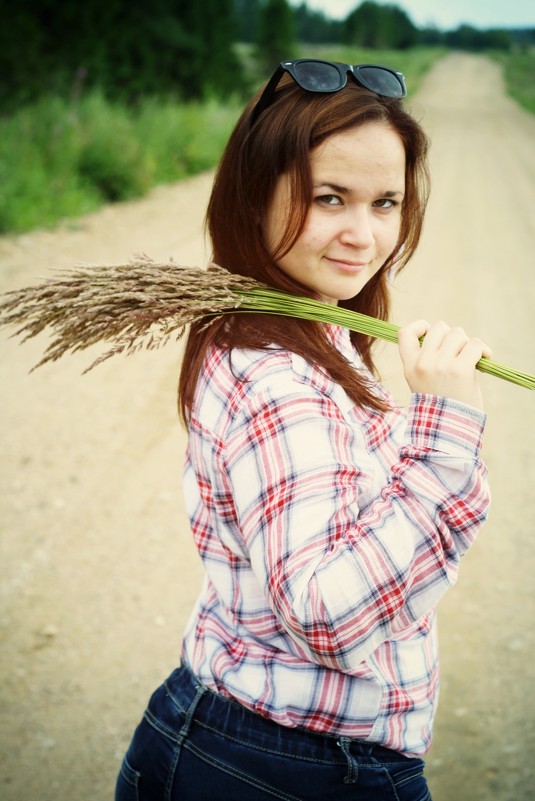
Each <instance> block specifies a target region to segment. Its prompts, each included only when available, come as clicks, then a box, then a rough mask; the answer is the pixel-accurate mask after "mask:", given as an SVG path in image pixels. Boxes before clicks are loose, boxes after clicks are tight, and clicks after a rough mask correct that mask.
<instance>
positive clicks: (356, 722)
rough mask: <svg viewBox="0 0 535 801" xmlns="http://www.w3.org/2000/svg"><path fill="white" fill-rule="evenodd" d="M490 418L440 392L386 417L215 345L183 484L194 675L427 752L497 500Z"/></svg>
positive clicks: (346, 343)
mask: <svg viewBox="0 0 535 801" xmlns="http://www.w3.org/2000/svg"><path fill="white" fill-rule="evenodd" d="M329 331H330V335H331V336H332V337H333V339H334V341H335V343H336V345H337V347H338V348H339V349H340V351H341V352H342V353H343V354H344V355H345V356H346V358H348V359H349V360H351V362H352V363H354V364H355V366H356V368H357V369H360V370H363V369H364V368H363V366H362V363H361V362H360V359H359V357H358V355H357V354H356V352H355V350H354V348H353V346H352V344H351V341H350V339H349V333H348V332H347V331H346V330H345V329H339V328H335V327H332V328H330V329H329ZM378 389H379V388H378ZM380 391H383V390H382V389H381V390H380ZM484 421H485V416H484V414H482V413H481V412H479V411H478V410H476V409H474V408H472V407H468V406H465V405H463V404H461V403H457V402H455V401H452V400H450V399H447V398H444V397H437V396H434V395H419V394H415V395H413V396H412V399H411V403H410V406H409V408H408V410H407V411H406V412H405V411H404V412H402V411H401V410H395V411H392V412H388V413H387V414H379V413H376V412H373V411H370V410H369V409H365V408H359V407H357V406H355V405H354V404H353V402H352V401H351V400H350V399H349V398H348V396H347V395H346V393H345V392H344V391H343V390H342V389H341V388H340V387H339V386H338V385H336V384H335V383H334V382H333V381H332V380H331V379H330V378H329V377H328V376H327V375H326V374H325V373H324V371H322V370H320V369H318V368H316V367H314V366H311V365H310V364H308V363H306V362H305V361H304V360H303V359H302V358H301V357H299V356H296V355H295V354H293V353H289V352H286V351H280V350H276V349H272V350H268V351H253V350H235V351H233V353H232V358H231V360H229V356H228V353H227V352H226V351H225V350H219V349H212V350H211V351H210V353H209V355H208V357H207V360H206V363H205V367H204V371H203V373H202V375H201V378H200V381H199V385H198V387H197V393H196V398H195V403H194V408H193V413H192V419H191V426H190V434H189V447H188V453H187V457H186V465H185V472H184V494H185V498H186V504H187V509H188V513H189V517H190V520H191V525H192V529H193V534H194V538H195V542H196V545H197V548H198V550H199V553H200V555H201V557H202V559H203V562H204V566H205V571H206V572H205V581H204V585H203V588H202V591H201V595H200V598H199V600H198V603H197V605H196V608H195V610H194V612H193V613H192V616H191V618H190V621H189V624H188V626H187V629H186V633H185V638H184V643H183V657H184V659H185V661H186V662H187V663H188V664H189V665H190V667H191V669H192V670H193V672H194V673H195V674H196V675H197V676H198V677H199V679H200V680H201V681H202V682H203V683H204V684H206V685H207V686H208V687H210V688H211V689H213V690H215V691H217V692H219V693H221V694H222V695H224V696H226V697H229V698H233V699H235V700H237V701H239V702H240V703H241V704H243V705H244V706H245V707H248V708H249V709H251V710H253V711H255V712H258V713H260V714H261V715H263V716H267V717H269V718H271V719H272V720H274V721H277V722H278V723H280V724H282V725H285V726H301V727H305V728H306V729H311V730H313V731H315V732H320V733H323V734H331V735H338V736H344V737H351V738H358V739H361V740H367V741H369V742H374V743H379V744H381V745H384V746H386V747H388V748H392V749H394V750H396V751H400V752H403V753H406V754H412V755H416V754H423V753H425V751H426V750H427V749H428V747H429V745H430V739H431V728H432V722H433V717H434V713H435V710H436V702H437V696H438V660H437V637H436V625H435V608H436V605H437V603H438V601H439V599H440V598H441V597H442V595H443V594H444V593H445V592H446V590H447V589H448V588H449V587H451V586H452V584H454V582H455V580H456V578H457V572H458V567H459V559H460V557H461V556H462V555H463V554H464V553H465V552H466V551H467V549H468V548H469V547H470V545H471V544H472V542H473V541H474V539H475V537H476V534H477V532H478V530H479V527H480V525H481V524H482V522H483V521H484V519H485V516H486V512H487V507H488V504H489V493H488V488H487V484H486V469H485V467H484V465H483V464H482V463H481V461H480V460H479V457H478V454H479V449H480V445H481V437H482V431H483V427H484Z"/></svg>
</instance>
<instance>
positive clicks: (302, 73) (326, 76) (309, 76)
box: [293, 61, 342, 92]
mask: <svg viewBox="0 0 535 801" xmlns="http://www.w3.org/2000/svg"><path fill="white" fill-rule="evenodd" d="M293 72H294V75H295V78H296V80H297V82H298V84H299V86H301V88H302V89H307V90H308V91H309V92H336V90H337V89H340V88H341V85H342V83H341V79H340V73H339V72H338V70H337V69H336V67H335V66H333V65H332V64H328V63H326V62H317V61H301V62H299V63H298V64H294V65H293Z"/></svg>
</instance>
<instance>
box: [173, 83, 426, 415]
mask: <svg viewBox="0 0 535 801" xmlns="http://www.w3.org/2000/svg"><path fill="white" fill-rule="evenodd" d="M258 96H259V95H258V94H257V95H256V96H255V97H253V98H252V99H251V101H250V102H249V104H248V105H247V106H246V108H245V110H244V111H243V113H242V115H241V117H240V119H239V120H238V122H237V124H236V127H235V129H234V131H233V133H232V135H231V137H230V139H229V141H228V144H227V147H226V149H225V152H224V153H223V156H222V159H221V162H220V164H219V168H218V170H217V173H216V177H215V181H214V185H213V189H212V194H211V197H210V201H209V204H208V210H207V214H206V224H207V229H208V233H209V236H210V239H211V242H212V247H213V261H215V262H216V263H217V264H220V265H221V266H223V267H225V268H226V269H227V270H230V271H231V272H233V273H236V274H239V275H246V276H250V277H252V278H255V279H256V280H258V281H261V282H263V283H266V284H269V285H271V286H273V287H276V288H278V289H283V290H286V291H288V292H292V293H294V294H300V295H311V294H312V293H311V290H309V289H307V288H306V287H304V286H303V285H301V284H299V283H298V282H296V281H294V280H293V279H291V278H290V277H289V276H287V275H286V274H285V273H284V272H283V271H282V270H281V269H280V268H279V266H278V265H277V259H278V258H281V256H282V255H283V254H284V253H286V252H288V251H289V250H290V249H291V248H292V247H293V245H294V244H295V242H296V241H297V239H298V238H299V236H300V234H301V232H302V231H303V228H304V226H305V222H306V218H307V214H308V210H309V207H310V203H311V198H312V177H311V168H310V151H311V150H312V149H313V148H315V147H317V146H318V145H319V144H320V143H322V142H324V141H325V140H326V139H328V138H329V137H330V136H333V135H335V134H338V133H341V132H343V131H347V130H348V129H350V128H354V127H356V126H359V125H363V124H365V123H368V122H386V123H387V124H388V125H389V126H390V127H391V128H392V129H393V130H394V131H396V132H397V134H398V135H399V137H400V139H401V140H402V142H403V145H404V148H405V161H406V175H405V198H404V201H403V208H402V218H401V226H400V234H399V239H398V242H397V245H396V247H395V249H394V251H393V253H392V254H391V255H390V257H389V258H388V259H387V260H386V262H385V263H384V264H383V266H382V267H381V269H380V270H379V271H378V272H377V273H376V274H375V275H374V277H373V278H372V279H371V280H370V281H369V282H368V283H367V284H366V286H365V287H364V288H363V289H362V290H361V292H359V294H358V295H356V296H355V297H354V298H351V299H350V300H346V301H340V303H339V305H340V306H343V307H345V308H348V309H352V310H354V311H359V312H363V313H365V314H370V315H372V316H374V317H379V318H380V319H383V320H385V319H387V318H388V312H389V293H388V272H389V268H390V267H392V265H393V264H394V262H395V263H396V269H397V270H400V269H401V268H402V267H403V266H404V265H405V264H406V262H407V261H408V260H409V258H410V257H411V255H412V254H413V252H414V250H415V249H416V246H417V244H418V241H419V238H420V234H421V230H422V224H423V217H424V212H425V206H426V202H427V196H428V180H429V179H428V171H427V160H426V157H427V138H426V136H425V134H424V132H423V130H422V128H421V127H420V125H419V124H418V123H417V122H416V120H415V119H414V118H413V117H412V116H411V115H410V114H409V113H407V111H406V110H405V109H404V107H403V106H402V104H401V102H400V101H399V100H393V99H391V98H384V97H380V96H378V95H375V94H373V93H372V92H369V91H368V90H366V89H362V88H361V87H359V86H358V85H357V84H356V83H355V82H354V81H351V80H350V81H348V84H347V86H346V87H345V88H344V89H342V90H341V91H339V92H336V93H333V94H321V95H319V94H318V95H316V94H311V93H309V92H305V91H303V90H302V89H300V88H299V87H298V86H297V85H296V84H295V83H294V82H293V80H292V79H290V78H288V77H287V76H285V78H283V80H282V81H281V83H280V84H279V88H278V91H277V94H276V97H275V100H274V102H273V104H272V105H271V106H269V107H268V108H267V109H266V110H265V111H264V112H263V113H262V114H261V115H260V117H259V118H258V120H257V121H256V123H255V125H254V126H253V127H251V113H252V110H253V108H254V106H255V104H256V101H257V99H258ZM284 173H286V174H287V175H288V176H289V177H290V181H291V193H292V203H291V209H292V210H291V212H290V214H289V218H288V224H287V227H286V231H285V232H283V236H282V238H281V245H280V247H279V248H278V252H277V253H270V252H269V251H268V249H267V247H266V242H265V239H264V236H263V225H264V221H265V219H266V216H267V212H268V209H269V206H270V203H271V200H272V197H273V193H274V191H275V187H276V185H277V182H278V180H279V178H280V176H281V175H283V174H284ZM351 337H352V340H353V343H354V345H355V346H356V348H357V349H358V351H359V353H360V355H361V358H362V360H363V362H364V364H365V365H366V366H367V367H368V368H369V369H370V370H371V371H372V372H374V371H375V368H374V363H373V358H372V353H371V347H372V342H373V340H372V339H371V338H370V337H367V336H364V335H361V334H355V333H352V334H351ZM211 343H214V344H216V345H218V346H222V347H226V348H228V349H229V350H231V349H232V348H240V347H247V348H260V349H263V348H266V347H267V346H268V345H277V346H279V347H281V348H282V349H284V350H290V351H293V352H294V353H297V354H299V355H301V356H303V357H304V358H305V359H306V360H307V361H308V362H309V363H312V364H315V365H317V366H320V367H322V368H323V369H324V370H325V371H326V372H327V373H328V374H329V375H330V376H331V377H332V378H333V380H334V381H336V382H337V383H339V384H340V385H341V386H342V387H343V388H344V389H345V391H346V392H347V394H348V395H349V396H350V397H351V398H352V399H353V400H354V402H355V403H358V404H362V405H367V406H369V407H371V408H372V409H376V410H378V411H384V410H385V408H386V406H385V402H384V400H382V399H381V398H379V397H378V396H377V395H376V394H375V393H374V391H373V389H372V387H371V386H370V383H369V382H367V381H366V380H365V379H364V378H363V376H362V374H359V373H358V372H356V371H355V370H354V368H353V367H352V366H351V365H350V364H349V363H348V362H347V361H346V360H345V359H344V357H343V356H342V355H341V354H340V353H339V352H338V351H337V350H336V348H335V347H334V346H333V345H332V343H331V341H330V340H329V338H328V336H327V335H326V331H325V328H324V326H323V325H321V324H319V323H314V322H310V321H302V320H298V319H293V318H288V317H285V318H282V317H276V316H272V315H262V314H239V313H237V314H234V315H226V316H225V317H224V318H222V319H219V320H216V321H215V322H213V323H211V324H210V325H208V326H207V325H205V324H203V322H200V323H197V324H195V325H193V326H192V328H191V330H190V333H189V336H188V339H187V343H186V347H185V352H184V357H183V363H182V371H181V375H180V382H179V406H180V412H181V417H182V419H183V421H184V422H187V420H188V418H189V411H190V409H191V405H192V402H193V396H194V392H195V386H196V383H197V379H198V376H199V373H200V371H201V369H202V365H203V361H204V358H205V355H206V351H207V349H208V347H209V346H210V344H211Z"/></svg>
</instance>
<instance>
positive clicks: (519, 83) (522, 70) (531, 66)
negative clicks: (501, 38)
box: [491, 47, 535, 114]
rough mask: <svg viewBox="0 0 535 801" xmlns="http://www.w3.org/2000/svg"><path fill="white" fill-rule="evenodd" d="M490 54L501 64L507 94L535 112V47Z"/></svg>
mask: <svg viewBox="0 0 535 801" xmlns="http://www.w3.org/2000/svg"><path fill="white" fill-rule="evenodd" d="M491 55H492V56H493V57H494V58H496V59H497V60H498V61H499V62H500V64H501V65H502V69H503V77H504V80H505V85H506V88H507V92H508V94H509V95H510V96H511V97H512V98H513V99H514V100H516V101H517V103H519V104H520V105H521V106H522V107H523V108H525V109H526V110H527V111H529V112H531V114H535V48H533V47H530V48H528V47H526V48H518V49H516V50H513V51H511V52H510V53H502V52H496V53H492V54H491Z"/></svg>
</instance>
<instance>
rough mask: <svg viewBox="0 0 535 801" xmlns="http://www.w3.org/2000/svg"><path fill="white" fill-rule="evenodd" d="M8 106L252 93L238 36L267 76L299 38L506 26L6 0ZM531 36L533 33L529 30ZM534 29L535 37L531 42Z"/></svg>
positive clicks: (361, 10) (390, 11) (0, 92)
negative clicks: (58, 99)
mask: <svg viewBox="0 0 535 801" xmlns="http://www.w3.org/2000/svg"><path fill="white" fill-rule="evenodd" d="M0 15H1V16H0V18H1V19H2V21H3V22H2V25H1V26H0V75H1V81H0V111H2V112H4V113H6V112H9V111H11V110H13V109H14V108H16V107H18V106H21V105H24V104H25V103H28V102H30V101H33V100H35V99H36V98H38V97H40V96H42V95H46V94H51V93H53V94H59V95H62V96H67V95H69V94H71V95H74V96H76V94H77V93H79V92H81V91H83V90H85V89H86V88H93V87H98V88H100V89H101V90H102V92H103V93H104V94H105V95H106V96H108V97H110V98H119V99H121V100H123V101H124V100H126V101H127V102H135V100H136V99H138V98H140V97H143V96H147V95H162V96H173V97H177V98H179V99H183V100H192V99H204V98H206V97H211V96H216V97H221V98H225V97H229V96H230V95H233V94H236V93H239V94H242V93H244V92H247V91H249V89H250V87H249V86H247V78H246V75H245V73H244V69H243V63H242V61H243V60H242V59H241V58H240V57H239V55H238V53H237V49H236V43H237V42H245V43H249V44H251V45H253V53H254V55H255V57H256V63H257V68H258V70H259V71H260V72H261V73H262V74H263V72H264V71H267V70H268V69H269V68H270V67H271V66H272V65H273V64H275V63H277V61H279V60H281V59H282V58H286V57H288V56H290V57H291V56H292V55H294V54H295V48H296V43H297V42H299V43H300V44H302V43H324V44H340V45H345V46H349V47H355V48H358V47H366V48H388V49H405V48H410V47H414V46H415V45H418V44H432V45H439V44H444V45H446V46H448V47H454V48H462V49H472V50H482V49H486V48H498V49H507V48H509V47H511V45H512V42H513V37H512V33H511V32H507V31H481V30H477V29H475V28H472V27H470V26H466V25H464V26H461V27H460V28H459V29H457V30H456V31H449V32H440V31H438V30H435V29H419V28H417V27H416V26H415V25H414V24H413V22H412V21H411V19H410V17H409V16H408V15H407V13H406V12H405V11H404V10H403V9H402V8H400V7H398V6H396V5H394V4H392V5H379V4H378V3H375V2H373V0H365V2H361V3H360V4H359V5H357V6H356V8H355V9H354V11H352V12H351V13H350V14H349V15H348V16H347V18H346V19H345V20H332V19H329V18H328V17H327V16H326V15H325V14H323V13H322V12H318V11H312V10H311V9H309V8H308V6H307V4H306V2H302V3H301V4H300V5H298V6H290V5H289V3H288V1H287V0H194V2H191V0H151V2H150V3H147V2H146V0H129V2H128V3H125V2H124V0H84V2H83V3H80V4H78V3H64V2H61V0H18V2H16V3H14V2H13V0H0ZM524 34H526V32H524ZM533 34H534V32H533V31H531V32H530V35H531V37H532V39H531V41H533Z"/></svg>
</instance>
